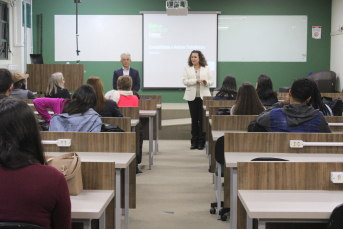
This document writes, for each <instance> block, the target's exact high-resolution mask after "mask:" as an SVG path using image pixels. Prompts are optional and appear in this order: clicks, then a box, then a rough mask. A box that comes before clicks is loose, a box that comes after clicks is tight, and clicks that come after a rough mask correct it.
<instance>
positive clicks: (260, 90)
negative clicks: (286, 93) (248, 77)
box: [256, 74, 278, 106]
mask: <svg viewBox="0 0 343 229" xmlns="http://www.w3.org/2000/svg"><path fill="white" fill-rule="evenodd" d="M256 91H257V94H258V97H259V98H260V100H261V102H262V104H263V106H272V105H273V104H274V103H277V102H278V98H277V94H276V91H274V90H273V83H272V80H271V79H270V78H269V77H268V76H267V75H265V74H262V75H260V76H259V77H258V78H257V83H256Z"/></svg>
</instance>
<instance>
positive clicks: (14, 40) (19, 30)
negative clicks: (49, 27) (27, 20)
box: [0, 0, 32, 72]
mask: <svg viewBox="0 0 343 229" xmlns="http://www.w3.org/2000/svg"><path fill="white" fill-rule="evenodd" d="M1 1H3V2H8V8H9V23H10V27H9V44H10V49H11V51H12V54H13V55H12V54H11V53H8V60H0V65H8V64H15V65H18V71H21V72H24V70H25V64H24V27H23V26H22V18H21V15H22V0H1ZM27 3H30V1H29V0H27ZM31 27H32V23H31ZM31 37H32V36H31V29H29V28H28V29H27V63H28V64H29V63H30V54H31V40H32V38H31Z"/></svg>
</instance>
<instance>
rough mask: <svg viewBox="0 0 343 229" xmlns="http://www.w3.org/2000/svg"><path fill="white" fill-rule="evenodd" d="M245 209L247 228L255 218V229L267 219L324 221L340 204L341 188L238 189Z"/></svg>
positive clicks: (326, 220) (250, 226)
mask: <svg viewBox="0 0 343 229" xmlns="http://www.w3.org/2000/svg"><path fill="white" fill-rule="evenodd" d="M238 197H239V199H240V200H241V202H242V204H243V206H244V208H245V210H246V212H247V229H252V228H253V227H252V226H253V223H252V219H258V229H265V228H266V223H268V222H276V223H279V222H287V223H289V222H298V223H299V222H300V223H301V222H306V223H307V222H314V223H323V222H326V223H327V222H328V220H329V218H330V214H331V212H332V210H333V209H334V208H335V207H336V206H338V205H339V204H341V203H342V198H343V192H342V191H322V190H239V191H238Z"/></svg>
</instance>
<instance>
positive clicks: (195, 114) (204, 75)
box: [182, 50, 213, 150]
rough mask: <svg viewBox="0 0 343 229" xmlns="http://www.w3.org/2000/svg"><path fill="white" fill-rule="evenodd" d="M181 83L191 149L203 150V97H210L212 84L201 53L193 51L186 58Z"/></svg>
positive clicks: (209, 72)
mask: <svg viewBox="0 0 343 229" xmlns="http://www.w3.org/2000/svg"><path fill="white" fill-rule="evenodd" d="M182 82H183V84H184V85H185V86H187V87H186V91H185V95H184V97H183V99H184V100H187V101H188V106H189V112H190V115H191V119H192V132H191V133H192V139H191V149H192V150H193V149H199V150H202V149H204V146H205V132H203V129H202V118H203V117H202V109H203V100H202V99H203V96H211V92H210V88H209V87H210V86H212V84H213V79H212V75H211V70H210V68H209V67H208V66H207V61H206V59H205V57H204V55H203V54H202V52H201V51H197V50H193V51H192V52H191V54H190V55H189V58H188V65H187V66H186V67H185V69H184V71H183V79H182Z"/></svg>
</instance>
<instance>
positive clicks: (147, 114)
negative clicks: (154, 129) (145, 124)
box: [139, 110, 157, 117]
mask: <svg viewBox="0 0 343 229" xmlns="http://www.w3.org/2000/svg"><path fill="white" fill-rule="evenodd" d="M156 113H157V111H156V110H139V117H152V116H155V115H156Z"/></svg>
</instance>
